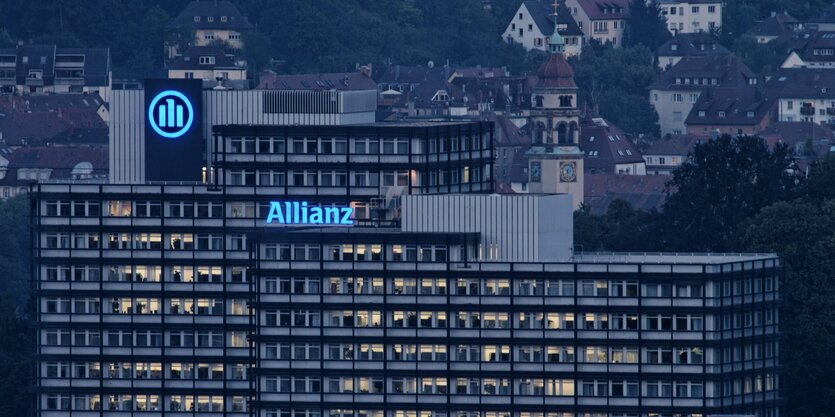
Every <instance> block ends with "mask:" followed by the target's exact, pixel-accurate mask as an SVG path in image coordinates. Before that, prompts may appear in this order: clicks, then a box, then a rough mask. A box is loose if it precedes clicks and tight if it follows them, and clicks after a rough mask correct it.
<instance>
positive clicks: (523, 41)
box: [502, 3, 583, 56]
mask: <svg viewBox="0 0 835 417" xmlns="http://www.w3.org/2000/svg"><path fill="white" fill-rule="evenodd" d="M502 39H504V40H505V41H508V39H511V40H512V41H513V42H514V43H518V44H520V45H522V47H524V48H525V49H526V50H528V51H532V50H539V51H542V52H548V37H547V36H545V35H544V34H543V33H542V31H540V30H539V27H538V26H537V25H536V23H535V22H534V20H533V17H531V13H530V11H528V8H527V7H525V4H524V3H522V5H521V6H519V10H517V11H516V14H514V15H513V19H511V21H510V23H508V24H507V28H506V29H505V31H504V33H503V34H502ZM564 39H565V54H566V55H567V56H572V55H579V54H580V52H581V51H582V49H583V39H581V38H579V37H574V36H571V37H564Z"/></svg>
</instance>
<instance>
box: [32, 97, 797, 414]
mask: <svg viewBox="0 0 835 417" xmlns="http://www.w3.org/2000/svg"><path fill="white" fill-rule="evenodd" d="M172 88H173V87H172ZM116 93H117V94H118V92H116ZM126 94H127V93H126ZM130 94H137V93H136V92H130ZM218 94H219V93H218ZM303 96H304V95H299V97H300V98H299V99H300V100H304V97H303ZM177 97H179V96H177ZM184 97H185V98H184V99H182V100H184V102H185V101H186V100H188V99H189V98H190V97H189V96H188V95H184ZM120 100H122V98H120V97H116V100H114V102H116V103H120V102H121V101H120ZM192 104H193V105H194V108H195V109H196V110H194V111H196V112H199V111H202V110H200V105H199V104H198V103H192ZM279 104H280V103H279ZM293 105H294V106H296V107H297V108H306V107H304V106H300V105H299V102H298V101H296V102H294V103H293ZM136 107H137V108H140V109H142V108H145V109H151V110H153V107H154V106H153V105H151V106H150V107H149V106H147V105H146V106H144V107H142V106H136ZM310 109H313V108H310ZM311 111H312V110H311ZM334 111H337V112H338V110H334ZM149 113H152V112H150V111H149ZM114 114H124V112H114ZM138 117H144V116H142V115H140V116H138ZM188 119H189V115H188V114H185V115H184V120H188ZM202 119H203V120H205V119H206V117H203V118H202ZM311 119H315V118H311ZM119 122H120V121H118V120H117V121H116V125H117V126H118V123H119ZM157 126H159V123H157ZM176 129H177V130H176V132H174V133H172V131H173V130H164V129H162V130H163V131H164V133H166V134H169V135H175V134H182V135H183V136H182V137H178V138H173V139H172V141H177V140H200V141H203V140H207V141H210V142H211V143H207V144H205V147H203V149H209V150H210V151H209V152H205V153H203V152H197V153H198V155H196V156H195V155H189V154H179V155H177V156H178V157H179V158H182V159H183V163H182V164H181V166H180V167H171V166H157V165H155V162H154V159H155V158H156V157H157V155H155V153H156V152H160V149H161V148H159V146H167V145H165V144H166V143H168V142H159V144H156V145H154V146H156V147H155V148H153V149H152V152H146V153H145V154H144V158H145V159H146V160H145V163H144V167H143V169H144V172H146V173H150V172H153V173H154V175H155V177H159V176H162V177H166V176H168V175H171V177H169V178H168V179H167V180H166V181H159V182H135V183H130V182H125V181H124V180H123V181H118V182H114V183H104V182H102V183H95V182H90V181H76V182H54V183H43V184H39V185H37V186H35V187H34V188H33V190H32V193H31V198H32V199H33V200H32V201H33V204H32V210H33V213H32V214H33V227H34V236H35V239H34V264H33V271H34V284H35V288H36V297H37V306H38V310H37V315H38V323H39V329H38V334H39V337H38V355H39V356H38V357H39V365H38V392H37V395H38V410H39V415H41V416H45V417H52V416H56V417H57V416H67V415H70V416H125V415H143V416H163V415H164V416H176V417H180V416H244V415H254V416H261V417H581V416H583V417H584V416H588V417H592V416H593V417H603V416H606V417H616V416H618V417H620V416H634V417H639V416H640V417H656V416H659V417H660V416H670V417H672V416H682V417H683V416H688V417H689V416H692V417H701V416H706V415H708V414H714V413H750V414H755V415H758V416H760V417H777V416H778V410H779V407H780V405H781V395H780V379H779V372H778V371H779V368H780V365H779V360H778V354H779V352H778V341H779V336H780V335H779V330H778V325H777V323H778V314H777V309H778V306H779V303H780V298H779V285H780V277H781V274H782V270H781V266H780V263H779V260H778V259H777V258H776V257H775V256H774V255H769V254H750V255H742V254H740V255H710V254H695V255H694V254H688V255H675V254H617V253H615V254H600V253H574V252H573V231H572V216H571V213H572V204H573V203H572V199H571V197H570V196H569V195H535V194H530V195H518V196H498V195H493V194H490V192H491V190H492V181H491V180H492V178H491V165H492V157H493V155H492V149H491V144H492V125H491V124H489V123H482V122H445V123H427V122H412V123H405V122H404V123H393V124H390V123H364V124H353V125H344V124H343V125H339V124H335V125H332V126H303V125H299V126H264V125H217V126H214V127H213V128H212V130H211V132H212V134H211V136H210V137H209V138H207V137H206V136H205V135H199V134H196V135H194V137H191V136H189V135H190V133H188V132H185V133H183V132H181V131H180V128H176ZM197 129H199V128H197ZM186 130H188V129H186ZM123 139H125V140H124V143H132V142H130V140H134V142H136V140H135V138H134V139H130V137H129V135H128V136H125V137H124V138H123ZM139 142H141V141H139ZM172 146H179V145H172ZM554 146H557V145H554ZM186 148H187V147H186ZM172 149H173V148H172ZM183 149H185V148H183ZM145 151H148V148H145ZM163 151H164V149H163ZM166 157H170V155H167V156H166ZM189 158H199V159H200V160H203V159H205V160H206V162H208V163H207V165H206V167H205V171H204V172H205V173H211V175H206V176H205V177H206V178H207V179H208V180H207V182H203V181H200V182H193V181H192V182H187V181H178V180H177V178H176V176H177V175H179V174H180V173H181V170H180V169H179V168H182V167H190V166H192V164H190V163H189V162H188V161H187V159H189ZM165 161H168V162H167V163H170V159H165ZM117 163H118V159H117ZM174 168H177V169H174ZM115 169H119V167H115ZM124 172H128V173H129V172H130V171H124ZM137 172H138V171H137Z"/></svg>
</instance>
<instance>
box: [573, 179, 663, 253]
mask: <svg viewBox="0 0 835 417" xmlns="http://www.w3.org/2000/svg"><path fill="white" fill-rule="evenodd" d="M667 180H668V178H667V177H663V176H658V175H618V174H587V175H586V183H585V193H584V194H585V199H584V200H583V205H584V206H585V207H588V208H589V210H590V211H591V213H592V214H595V215H603V214H606V211H607V210H608V209H609V205H610V204H612V202H613V201H615V200H623V201H625V202H627V203H629V205H631V206H632V208H634V209H637V210H643V211H652V210H661V207H662V206H663V205H664V201H665V200H666V198H667V193H666V190H667ZM583 249H585V248H583ZM590 249H591V248H590Z"/></svg>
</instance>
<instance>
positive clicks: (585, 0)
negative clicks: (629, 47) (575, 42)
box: [565, 0, 629, 47]
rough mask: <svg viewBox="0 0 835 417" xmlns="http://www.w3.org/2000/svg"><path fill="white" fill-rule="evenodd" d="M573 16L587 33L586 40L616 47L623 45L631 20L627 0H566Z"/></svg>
mask: <svg viewBox="0 0 835 417" xmlns="http://www.w3.org/2000/svg"><path fill="white" fill-rule="evenodd" d="M565 5H566V6H567V7H568V9H569V10H570V11H571V16H572V17H573V18H574V20H576V21H577V25H579V26H580V29H581V30H582V31H583V33H584V34H585V38H584V39H585V41H586V42H588V41H590V40H592V39H593V40H596V41H598V42H600V43H602V44H606V43H609V44H612V46H614V47H620V46H622V45H623V34H624V33H625V32H626V22H627V21H628V20H629V2H628V1H627V0H605V1H603V0H566V2H565Z"/></svg>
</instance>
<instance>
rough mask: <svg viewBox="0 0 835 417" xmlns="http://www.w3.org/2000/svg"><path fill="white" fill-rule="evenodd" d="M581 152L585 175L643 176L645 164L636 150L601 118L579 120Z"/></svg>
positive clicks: (624, 136) (623, 135) (615, 128)
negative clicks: (583, 153) (583, 158)
mask: <svg viewBox="0 0 835 417" xmlns="http://www.w3.org/2000/svg"><path fill="white" fill-rule="evenodd" d="M580 149H582V150H583V152H585V154H586V157H585V162H584V166H585V170H586V173H587V174H620V175H646V163H645V162H644V158H643V156H641V152H640V151H639V150H638V147H637V146H635V144H634V143H632V141H631V140H630V139H629V138H628V137H626V134H625V133H623V131H622V130H620V128H618V127H617V126H615V125H613V124H610V123H609V122H607V121H606V120H604V119H603V118H599V117H595V118H584V119H583V120H582V122H581V124H580Z"/></svg>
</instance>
